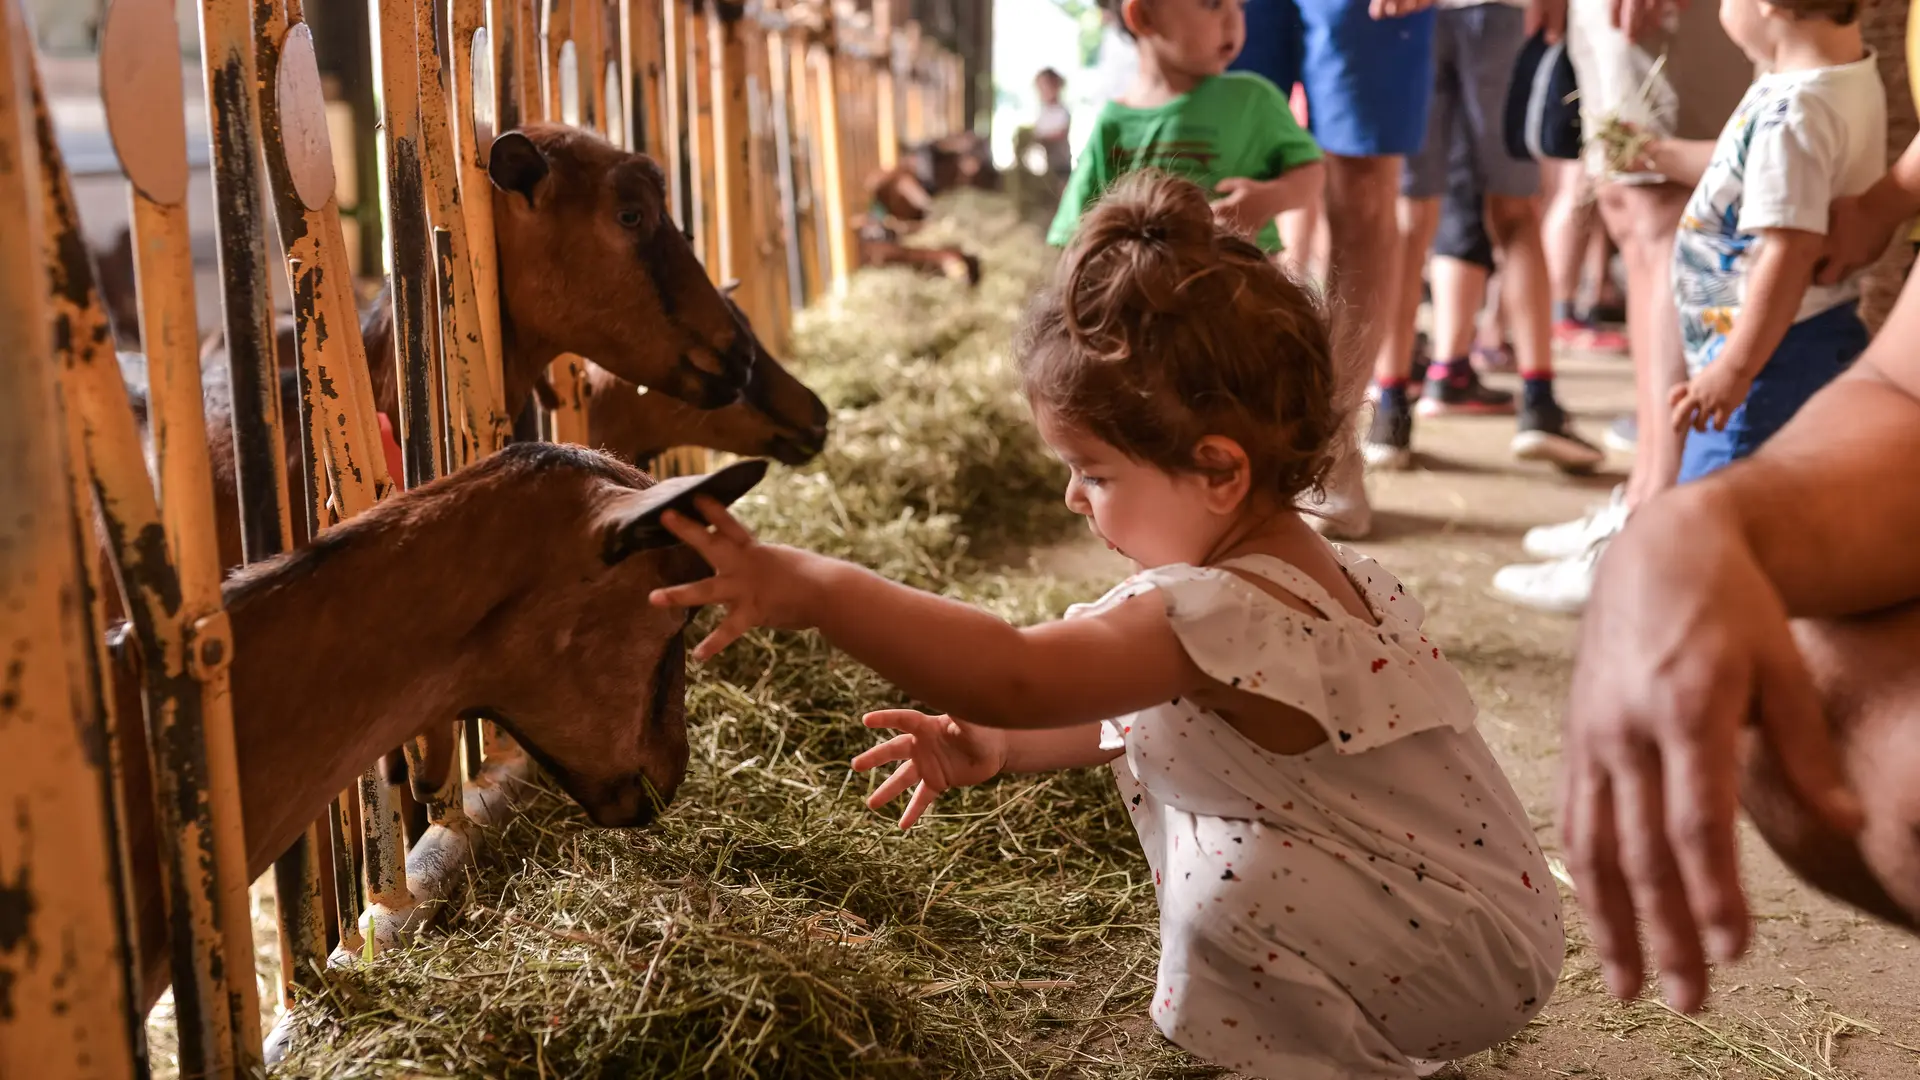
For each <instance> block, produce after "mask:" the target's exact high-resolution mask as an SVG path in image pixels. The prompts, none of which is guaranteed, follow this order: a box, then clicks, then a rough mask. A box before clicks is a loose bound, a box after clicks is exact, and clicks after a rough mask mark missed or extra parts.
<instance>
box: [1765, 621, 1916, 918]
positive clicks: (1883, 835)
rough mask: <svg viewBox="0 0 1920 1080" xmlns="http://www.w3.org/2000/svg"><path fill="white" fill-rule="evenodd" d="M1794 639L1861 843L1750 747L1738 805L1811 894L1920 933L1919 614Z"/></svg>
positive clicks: (1819, 629)
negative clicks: (1860, 818) (1859, 819)
mask: <svg viewBox="0 0 1920 1080" xmlns="http://www.w3.org/2000/svg"><path fill="white" fill-rule="evenodd" d="M1794 636H1795V638H1796V639H1797V640H1798V641H1799V643H1800V651H1801V654H1802V655H1803V656H1804V657H1805V658H1806V661H1807V669H1808V672H1809V674H1811V675H1812V676H1813V681H1814V685H1815V686H1816V687H1817V688H1818V689H1819V692H1820V697H1821V700H1822V701H1823V702H1824V703H1825V706H1826V713H1827V719H1828V722H1829V723H1830V724H1831V725H1832V728H1833V734H1834V738H1835V739H1836V740H1837V741H1838V743H1839V744H1840V750H1841V759H1842V761H1843V762H1844V764H1845V767H1846V771H1847V778H1848V780H1849V781H1850V782H1851V784H1852V786H1853V788H1854V791H1855V792H1856V793H1857V794H1858V795H1859V796H1860V801H1861V804H1862V806H1863V807H1864V808H1865V809H1866V812H1867V825H1866V828H1865V829H1864V830H1863V831H1862V832H1861V834H1860V835H1859V836H1858V837H1850V836H1844V835H1840V834H1838V833H1835V832H1834V831H1833V830H1832V829H1830V828H1828V827H1827V826H1826V825H1825V823H1823V822H1822V821H1821V820H1820V819H1818V818H1817V817H1815V816H1814V815H1813V813H1812V812H1810V811H1809V810H1808V809H1807V808H1806V807H1805V805H1804V804H1802V802H1801V801H1800V799H1799V796H1798V795H1797V794H1796V793H1795V792H1794V791H1793V790H1792V789H1791V788H1790V787H1789V786H1787V784H1786V782H1785V780H1784V778H1783V776H1782V774H1781V772H1780V768H1779V763H1778V761H1777V760H1776V759H1775V758H1773V756H1772V755H1771V753H1769V752H1768V750H1767V748H1766V746H1765V745H1764V744H1763V743H1761V742H1760V741H1759V740H1757V739H1756V740H1754V742H1753V744H1752V746H1751V749H1750V753H1749V754H1748V755H1747V761H1746V777H1745V782H1744V783H1743V784H1742V790H1741V803H1742V804H1743V805H1744V806H1745V807H1746V810H1747V813H1748V816H1750V817H1751V818H1752V819H1753V823H1754V825H1755V826H1756V827H1758V828H1759V830H1760V834H1761V835H1762V836H1764V837H1765V838H1766V841H1767V843H1768V845H1769V846H1771V847H1772V848H1773V850H1774V851H1775V852H1776V853H1777V854H1778V855H1779V856H1780V858H1781V860H1782V861H1784V862H1785V863H1786V864H1787V866H1788V867H1789V868H1790V869H1792V870H1793V871H1794V873H1796V874H1798V875H1800V876H1801V877H1802V878H1803V879H1804V880H1806V881H1807V882H1808V883H1809V884H1811V885H1813V886H1814V887H1816V888H1818V889H1820V890H1822V891H1823V892H1826V893H1828V894H1829V895H1831V896H1834V897H1836V898H1838V899H1840V900H1843V901H1845V902H1847V903H1849V904H1853V905H1854V906H1856V907H1859V908H1861V909H1863V910H1865V911H1867V912H1870V913H1871V914H1874V915H1877V916H1879V917H1880V918H1882V919H1885V920H1887V921H1889V922H1892V923H1894V924H1896V925H1900V926H1904V927H1906V928H1908V929H1910V930H1920V785H1916V784H1915V783H1914V780H1915V777H1920V708H1916V706H1920V667H1916V666H1915V665H1914V664H1913V663H1912V658H1913V656H1914V654H1915V652H1916V651H1917V650H1920V604H1916V603H1909V604H1906V605H1904V606H1902V607H1899V608H1895V609H1892V610H1891V611H1888V612H1883V613H1880V614H1877V615H1871V616H1866V617H1861V618H1854V619H1844V620H1822V621H1818V622H1812V621H1802V622H1798V623H1795V624H1794Z"/></svg>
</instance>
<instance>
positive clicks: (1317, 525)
mask: <svg viewBox="0 0 1920 1080" xmlns="http://www.w3.org/2000/svg"><path fill="white" fill-rule="evenodd" d="M1359 466H1360V463H1359V462H1358V461H1353V462H1341V463H1340V464H1338V465H1335V466H1334V468H1333V473H1332V475H1331V476H1329V477H1328V478H1327V490H1326V492H1325V493H1324V494H1321V495H1309V496H1307V498H1306V500H1305V501H1304V502H1303V503H1302V507H1303V508H1304V509H1306V510H1310V511H1312V513H1309V514H1307V515H1306V518H1307V524H1308V525H1311V526H1312V527H1313V531H1315V532H1317V533H1319V534H1320V535H1321V536H1324V537H1326V538H1327V539H1329V540H1365V539H1366V538H1367V534H1368V533H1370V532H1372V531H1373V505H1372V504H1371V503H1369V502H1367V485H1366V477H1365V475H1364V474H1363V473H1362V472H1361V470H1360V467H1359Z"/></svg>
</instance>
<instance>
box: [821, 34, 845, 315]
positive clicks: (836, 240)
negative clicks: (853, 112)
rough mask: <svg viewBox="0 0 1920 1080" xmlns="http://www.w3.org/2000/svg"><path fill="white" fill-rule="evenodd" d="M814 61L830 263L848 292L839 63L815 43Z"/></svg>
mask: <svg viewBox="0 0 1920 1080" xmlns="http://www.w3.org/2000/svg"><path fill="white" fill-rule="evenodd" d="M811 61H812V64H813V73H814V88H815V91H816V103H817V105H818V107H819V117H820V121H819V123H820V127H819V134H820V139H819V142H817V143H816V144H815V149H816V150H818V152H819V154H820V162H821V166H822V169H821V171H822V173H823V174H824V176H823V182H822V185H821V187H822V189H823V190H822V191H821V192H820V194H821V195H824V196H825V198H826V204H827V213H826V229H825V231H826V236H827V255H828V266H829V267H830V268H831V272H832V275H833V290H834V292H835V293H845V292H846V289H847V279H848V277H849V275H851V274H852V273H853V234H852V231H851V230H850V229H849V228H848V226H847V189H846V186H845V184H844V183H843V182H842V170H843V168H844V167H845V164H846V162H845V159H844V158H842V156H841V138H840V135H841V133H840V108H839V94H840V88H839V86H838V85H837V81H836V79H835V77H834V74H835V66H836V65H835V62H834V56H833V53H832V52H831V51H829V50H828V49H827V48H825V47H824V46H820V45H815V46H814V47H813V49H812V55H811Z"/></svg>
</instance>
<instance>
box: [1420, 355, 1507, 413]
mask: <svg viewBox="0 0 1920 1080" xmlns="http://www.w3.org/2000/svg"><path fill="white" fill-rule="evenodd" d="M1512 413H1513V395H1512V394H1510V393H1508V392H1507V391H1505V390H1495V389H1494V388H1492V387H1490V386H1486V385H1484V384H1482V383H1481V382H1480V376H1479V375H1478V374H1476V373H1475V372H1474V370H1473V365H1472V364H1462V363H1453V364H1448V365H1447V377H1446V378H1444V379H1440V380H1435V381H1434V382H1433V384H1432V385H1431V386H1430V387H1428V388H1427V392H1426V393H1424V394H1422V395H1420V415H1421V416H1454V415H1462V414H1465V415H1472V416H1508V415H1511V414H1512Z"/></svg>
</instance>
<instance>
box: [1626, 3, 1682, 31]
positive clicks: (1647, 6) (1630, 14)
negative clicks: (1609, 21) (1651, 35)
mask: <svg viewBox="0 0 1920 1080" xmlns="http://www.w3.org/2000/svg"><path fill="white" fill-rule="evenodd" d="M1612 3H1613V25H1614V27H1615V28H1616V29H1618V30H1619V31H1620V32H1621V33H1622V34H1625V35H1626V36H1627V40H1628V41H1639V40H1640V38H1641V36H1642V35H1643V34H1645V33H1646V32H1647V31H1649V30H1652V29H1653V28H1654V27H1656V26H1659V25H1660V21H1661V19H1663V18H1664V17H1665V16H1666V14H1667V12H1669V11H1678V10H1679V9H1681V8H1683V7H1685V6H1686V4H1687V0H1612Z"/></svg>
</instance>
